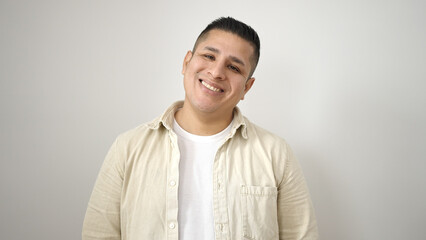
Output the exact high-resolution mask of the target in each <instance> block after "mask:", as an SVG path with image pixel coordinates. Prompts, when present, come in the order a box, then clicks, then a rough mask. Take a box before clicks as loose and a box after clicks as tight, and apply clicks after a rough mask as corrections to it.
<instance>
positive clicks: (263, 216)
mask: <svg viewBox="0 0 426 240" xmlns="http://www.w3.org/2000/svg"><path fill="white" fill-rule="evenodd" d="M240 193H241V194H240V195H241V208H242V211H241V212H242V224H243V239H252V240H273V239H278V232H279V231H278V214H277V194H278V190H277V188H276V187H260V186H241V192H240Z"/></svg>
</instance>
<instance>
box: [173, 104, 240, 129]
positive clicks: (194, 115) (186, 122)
mask: <svg viewBox="0 0 426 240" xmlns="http://www.w3.org/2000/svg"><path fill="white" fill-rule="evenodd" d="M188 105H189V104H188V103H185V104H184V105H183V107H182V108H181V109H180V110H179V111H177V112H176V113H175V119H176V121H177V123H178V124H179V126H181V127H182V128H183V129H185V131H187V132H189V133H192V134H195V135H199V136H210V135H214V134H216V133H219V132H221V131H222V130H223V129H225V128H226V127H228V126H229V124H230V123H231V122H232V118H233V113H232V112H230V113H228V114H220V115H219V114H213V113H204V112H196V111H194V110H193V109H192V108H191V107H190V106H188ZM218 115H219V116H218Z"/></svg>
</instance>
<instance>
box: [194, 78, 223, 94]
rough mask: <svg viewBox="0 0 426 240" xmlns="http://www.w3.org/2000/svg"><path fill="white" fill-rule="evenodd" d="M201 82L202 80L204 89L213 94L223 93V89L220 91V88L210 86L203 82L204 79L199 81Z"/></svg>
mask: <svg viewBox="0 0 426 240" xmlns="http://www.w3.org/2000/svg"><path fill="white" fill-rule="evenodd" d="M199 80H200V82H201V84H203V86H204V87H206V88H208V89H210V90H211V91H213V92H223V89H220V88H217V87H214V86H212V85H210V84H208V83H207V82H205V81H204V80H202V79H199Z"/></svg>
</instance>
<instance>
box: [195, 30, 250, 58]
mask: <svg viewBox="0 0 426 240" xmlns="http://www.w3.org/2000/svg"><path fill="white" fill-rule="evenodd" d="M206 47H213V48H216V49H218V50H219V51H220V53H221V54H224V55H232V56H236V57H239V58H243V59H244V61H246V62H249V60H250V57H251V56H252V55H253V53H254V48H253V46H252V45H251V44H250V42H248V41H247V40H245V39H243V38H241V37H240V36H238V35H236V34H234V33H231V32H227V31H223V30H218V29H213V30H210V31H209V32H207V33H206V35H205V36H203V37H202V38H201V39H199V40H198V43H197V45H196V48H195V49H194V50H195V52H197V51H200V50H202V49H205V48H206Z"/></svg>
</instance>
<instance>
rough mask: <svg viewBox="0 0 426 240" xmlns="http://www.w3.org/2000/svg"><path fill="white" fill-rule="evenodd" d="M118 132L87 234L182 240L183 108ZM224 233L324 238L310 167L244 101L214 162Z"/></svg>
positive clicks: (216, 211)
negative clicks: (306, 173) (247, 113)
mask: <svg viewBox="0 0 426 240" xmlns="http://www.w3.org/2000/svg"><path fill="white" fill-rule="evenodd" d="M182 105H183V103H182V102H177V103H175V104H173V105H172V106H171V107H169V108H168V109H167V110H166V111H165V112H164V114H163V115H162V116H160V117H159V118H157V119H155V120H153V121H152V122H150V123H147V124H143V125H141V126H139V127H137V128H135V129H133V130H130V131H128V132H125V133H123V134H121V135H120V136H118V137H117V139H116V140H115V142H114V143H113V145H112V146H111V148H110V150H109V152H108V154H107V156H106V158H105V161H104V163H103V165H102V167H101V170H100V173H99V175H98V178H97V180H96V183H95V187H94V189H93V192H92V195H91V198H90V201H89V204H88V208H87V212H86V217H85V220H84V224H83V233H82V235H83V240H90V239H98V240H99V239H103V240H106V239H108V240H119V239H122V240H141V239H150V240H151V239H153V240H156V239H161V240H163V239H164V240H177V239H178V236H179V234H178V229H179V228H178V224H179V223H178V221H177V220H178V210H179V209H178V188H179V160H180V153H179V147H178V141H177V136H176V134H175V132H174V131H173V127H172V126H173V120H174V114H175V112H176V111H177V110H178V109H179V108H181V107H182ZM212 191H213V216H214V232H215V238H216V239H224V240H225V239H227V240H231V239H256V240H257V239H268V240H269V239H318V230H317V224H316V220H315V215H314V211H313V207H312V203H311V200H310V197H309V192H308V188H307V186H306V183H305V180H304V177H303V174H302V171H301V169H300V166H299V164H298V162H297V160H296V159H295V158H294V156H293V154H292V151H291V149H290V148H289V146H288V145H287V143H286V142H285V141H284V140H283V139H281V138H280V137H278V136H276V135H274V134H272V133H269V132H268V131H266V130H264V129H262V128H260V127H258V126H256V125H255V124H253V123H251V122H250V121H249V120H248V119H247V118H245V117H244V116H243V115H242V114H241V112H240V111H239V109H238V108H235V110H234V121H233V123H232V127H231V132H230V134H229V135H228V136H227V137H226V141H225V142H224V143H223V144H222V145H221V146H220V147H219V149H218V151H217V152H216V156H215V159H214V162H213V189H212Z"/></svg>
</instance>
